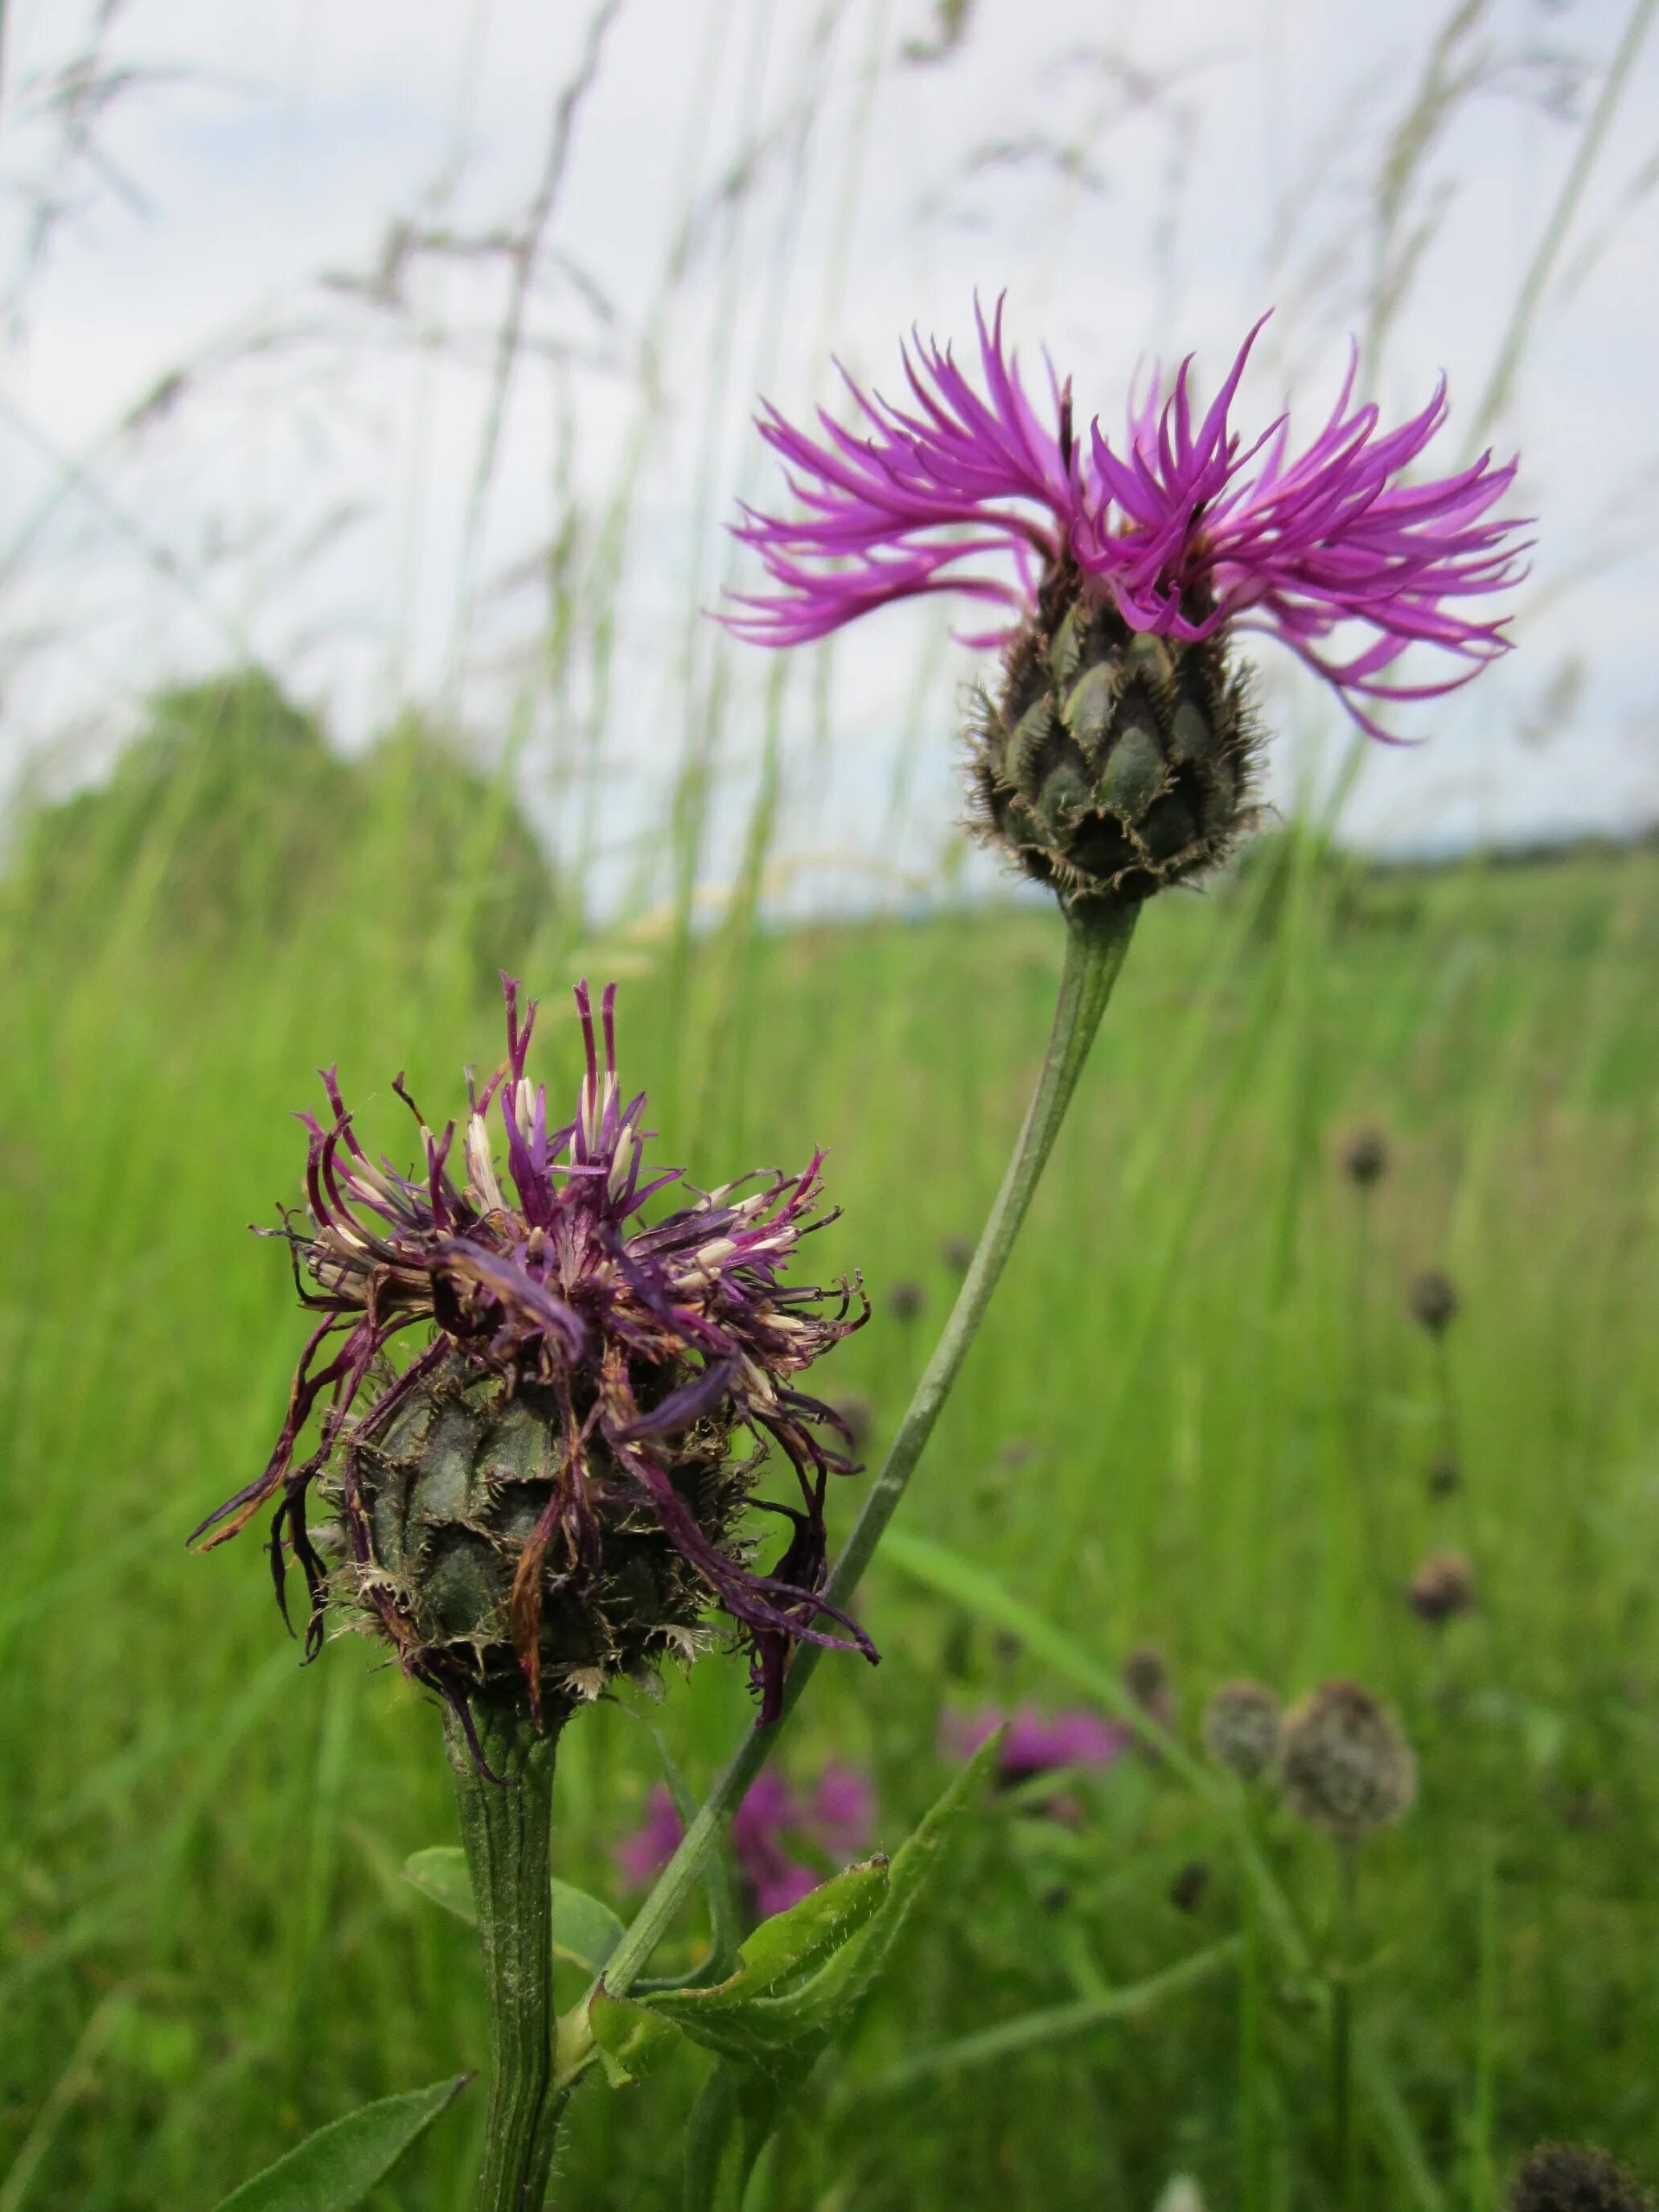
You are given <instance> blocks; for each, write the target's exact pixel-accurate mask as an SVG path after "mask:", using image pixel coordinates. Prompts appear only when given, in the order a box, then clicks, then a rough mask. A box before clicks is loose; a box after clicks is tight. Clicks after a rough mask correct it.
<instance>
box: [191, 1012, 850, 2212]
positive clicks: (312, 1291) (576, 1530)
mask: <svg viewBox="0 0 1659 2212" xmlns="http://www.w3.org/2000/svg"><path fill="white" fill-rule="evenodd" d="M506 993H507V1057H506V1060H504V1062H503V1063H502V1065H501V1067H500V1068H499V1069H498V1070H497V1071H496V1073H495V1075H493V1076H492V1077H491V1078H490V1079H489V1082H488V1083H487V1084H486V1085H484V1088H483V1091H482V1092H480V1093H478V1094H477V1095H476V1096H475V1097H472V1098H471V1100H470V1102H469V1110H468V1113H467V1115H466V1118H465V1127H464V1132H462V1131H458V1125H457V1123H456V1122H454V1121H450V1122H448V1123H447V1125H446V1126H445V1127H444V1129H443V1131H442V1133H441V1135H435V1134H434V1133H433V1132H432V1130H431V1128H430V1127H428V1125H427V1123H426V1122H425V1121H423V1120H422V1117H421V1115H420V1114H419V1111H418V1109H416V1108H415V1106H414V1103H413V1101H412V1100H410V1099H408V1095H407V1093H406V1092H405V1091H404V1088H403V1084H402V1079H401V1078H399V1079H398V1085H397V1086H396V1087H397V1089H398V1093H399V1096H400V1097H404V1099H405V1102H406V1103H408V1104H409V1105H410V1110H411V1112H413V1113H414V1114H415V1118H416V1122H417V1124H418V1126H419V1130H420V1139H419V1141H420V1150H421V1154H422V1159H421V1164H420V1166H419V1167H418V1168H417V1169H416V1170H415V1171H414V1172H413V1173H410V1174H407V1175H406V1174H404V1173H401V1172H399V1171H398V1169H397V1168H395V1167H394V1166H393V1165H392V1163H391V1162H390V1161H388V1160H384V1159H383V1160H380V1161H378V1162H377V1161H375V1160H374V1159H373V1158H371V1157H370V1156H369V1154H368V1152H366V1150H365V1149H364V1147H363V1146H362V1141H361V1140H360V1139H359V1138H358V1135H357V1133H356V1128H355V1127H354V1125H353V1121H352V1116H351V1115H350V1114H349V1112H348V1110H347V1109H346V1106H345V1104H344V1102H343V1098H342V1097H341V1093H340V1090H339V1086H338V1085H337V1081H336V1079H335V1076H334V1073H333V1071H332V1070H330V1071H329V1072H327V1073H325V1076H324V1079H323V1080H324V1087H325V1092H326V1096H327V1101H328V1107H329V1114H328V1117H327V1119H326V1120H324V1119H319V1117H317V1116H315V1115H304V1116H302V1117H301V1118H302V1119H303V1120H304V1121H305V1125H306V1128H307V1136H308V1143H307V1156H306V1165H305V1181H304V1188H305V1210H304V1212H303V1213H301V1214H297V1215H294V1216H290V1217H289V1218H288V1220H287V1223H286V1225H285V1227H284V1229H283V1231H281V1232H279V1233H280V1234H282V1235H283V1236H284V1237H286V1238H287V1241H288V1243H289V1247H290V1249H291V1254H292V1257H293V1261H294V1267H295V1282H296V1285H297V1286H298V1288H299V1291H300V1296H301V1301H302V1303H303V1304H305V1305H306V1306H307V1307H308V1308H310V1309H311V1310H313V1313H314V1314H315V1315H316V1316H317V1319H316V1321H315V1323H314V1326H313V1329H312V1332H311V1334H310V1336H309V1338H308V1339H307V1343H306V1345H305V1348H304V1351H303V1352H302V1353H301V1358H300V1363H299V1367H298V1371H297V1373H296V1374H295V1380H294V1385H293V1389H292V1391H291V1393H290V1396H289V1407H288V1413H287V1418H286V1419H284V1421H283V1425H282V1430H281V1433H280V1435H279V1436H278V1437H277V1440H276V1448H275V1449H274V1450H273V1452H272V1454H271V1455H270V1460H269V1462H267V1464H266V1466H265V1468H264V1472H263V1473H262V1474H260V1475H259V1476H258V1478H257V1479H256V1480H254V1481H252V1483H250V1484H249V1485H248V1486H246V1489H244V1490H242V1491H240V1492H238V1493H237V1495H236V1496H235V1497H234V1498H231V1499H229V1500H228V1502H227V1503H226V1504H223V1505H222V1506H221V1507H220V1508H219V1509H218V1510H217V1511H216V1512H215V1513H214V1514H213V1515H211V1516H210V1518H209V1519H208V1521H206V1522H204V1524H203V1527H202V1528H200V1529H198V1530H197V1536H198V1537H199V1538H201V1539H203V1540H204V1541H205V1542H206V1543H207V1544H209V1545H212V1544H216V1543H219V1542H221V1541H223V1540H224V1539H226V1538H228V1537H229V1536H233V1535H234V1534H236V1533H237V1531H238V1530H239V1529H240V1528H245V1527H246V1524H247V1523H248V1522H249V1521H250V1520H252V1518H253V1517H254V1516H257V1515H258V1514H259V1513H260V1512H261V1511H262V1510H264V1509H265V1508H267V1507H270V1508H271V1509H272V1511H271V1526H270V1559H271V1564H272V1567H273V1571H274V1572H275V1577H276V1587H277V1593H278V1596H279V1598H281V1597H283V1594H284V1586H285V1583H286V1581H287V1578H288V1574H289V1569H290V1568H291V1567H297V1568H298V1570H299V1571H300V1573H301V1576H302V1577H303V1579H304V1582H305V1584H306V1586H307V1593H308V1597H309V1606H310V1611H309V1619H308V1621H307V1630H306V1644H307V1652H308V1653H310V1654H314V1652H315V1651H316V1650H317V1649H318V1648H319V1644H320V1642H321V1640H322V1638H323V1634H324V1630H325V1621H326V1619H327V1616H328V1613H329V1611H330V1609H331V1607H333V1608H336V1609H337V1610H338V1612H339V1613H341V1614H343V1616H344V1617H345V1618H346V1619H347V1620H351V1621H353V1622H356V1623H357V1624H359V1625H361V1626H366V1627H368V1629H369V1630H370V1631H371V1632H373V1633H374V1634H375V1635H377V1636H378V1637H380V1638H382V1639H383V1640H384V1641H385V1642H386V1644H389V1645H390V1646H391V1648H392V1650H393V1651H394V1652H395V1653H396V1655H397V1656H398V1660H399V1661H400V1662H401V1663H402V1665H403V1667H404V1669H405V1670H406V1672H407V1673H408V1674H410V1675H411V1676H413V1677H414V1679H415V1680H417V1681H419V1682H421V1683H422V1684H424V1685H426V1686H428V1687H429V1688H430V1689H432V1690H434V1691H435V1692H437V1693H438V1695H439V1696H440V1697H441V1699H443V1701H444V1704H445V1706H446V1707H447V1713H448V1717H449V1735H450V1747H451V1763H452V1765H453V1767H454V1769H455V1773H456V1783H457V1790H458V1795H459V1802H460V1808H461V1819H462V1828H463V1833H464V1836H465V1841H466V1845H467V1851H468V1857H469V1862H470V1865H471V1878H472V1884H473V1889H474V1902H475V1906H476V1910H477V1917H478V1923H479V1927H480V1932H481V1936H482V1937H483V1946H484V1952H485V1959H486V1966H487V1968H488V1972H489V1983H490V1991H491V1996H492V2056H493V2058H494V2061H495V2072H494V2081H493V2085H492V2106H491V2112H490V2116H489V2148H488V2151H487V2156H486V2169H485V2173H484V2177H483V2184H482V2194H481V2203H483V2205H484V2206H486V2207H488V2208H491V2212H493V2208H495V2206H497V2205H506V2204H508V2203H512V2204H514V2205H520V2204H522V2205H526V2206H528V2205H531V2204H536V2205H539V2204H540V2203H541V2202H542V2201H543V2197H544V2195H545V2190H546V2181H547V2173H548V2170H549V2165H550V2159H551V2154H552V2138H553V2127H554V2123H555V2119H556V2098H555V2097H554V2095H553V2094H552V2091H551V2084H550V2065H551V2058H552V2035H551V2011H550V1998H551V1961H550V1954H549V1926H548V1896H549V1869H550V1815H549V1811H548V1800H549V1792H550V1784H551V1765H552V1757H553V1747H554V1742H555V1740H556V1736H557V1734H558V1731H559V1729H560V1728H561V1726H562V1723H564V1721H565V1720H566V1718H567V1717H568V1715H569V1714H570V1712H571V1711H572V1710H573V1709H574V1707H575V1706H576V1705H580V1704H581V1703H583V1702H585V1701H586V1700H589V1699H592V1698H594V1697H597V1696H598V1695H599V1693H600V1692H601V1691H602V1690H603V1689H604V1688H605V1686H606V1685H607V1684H609V1683H611V1682H612V1681H613V1680H616V1679H617V1678H618V1677H620V1676H623V1675H637V1674H641V1673H642V1672H647V1671H648V1670H650V1669H651V1668H653V1667H655V1666H656V1665H658V1664H659V1662H661V1661H663V1660H664V1659H666V1658H671V1657H674V1658H680V1659H690V1657H692V1656H694V1655H695V1654H696V1651H697V1650H699V1649H700V1648H701V1646H702V1644H705V1643H706V1642H708V1628H707V1626H706V1619H707V1616H708V1613H709V1611H710V1609H711V1607H719V1609H720V1611H721V1612H722V1613H724V1614H725V1615H726V1618H727V1620H728V1621H729V1622H730V1623H731V1624H732V1629H733V1631H734V1632H735V1633H736V1635H737V1636H738V1638H740V1639H741V1640H742V1641H744V1643H745V1644H747V1646H748V1648H749V1650H750V1670H751V1674H752V1676H753V1680H754V1682H755V1686H756V1688H757V1692H758V1694H759V1699H760V1709H761V1715H762V1717H763V1719H764V1718H766V1717H769V1716H770V1714H771V1713H772V1712H773V1711H775V1709H776V1705H777V1701H778V1699H779V1697H780V1694H781V1684H782V1680H783V1670H784V1665H785V1661H786V1657H787V1653H788V1651H789V1650H790V1648H791V1647H792V1646H793V1644H796V1643H797V1642H799V1641H800V1640H801V1639H803V1638H807V1639H812V1640H815V1641H817V1642H819V1643H825V1644H839V1645H844V1646H850V1647H852V1648H855V1649H857V1650H862V1651H863V1652H865V1653H866V1656H872V1657H873V1656H874V1654H873V1650H872V1646H871V1645H870V1643H869V1639H868V1638H867V1637H866V1635H865V1634H864V1632H863V1631H862V1630H861V1629H860V1628H858V1627H857V1626H855V1625H854V1624H853V1623H852V1622H851V1621H850V1620H847V1619H846V1618H845V1616H842V1615H838V1614H837V1613H836V1608H835V1607H834V1606H833V1605H832V1604H829V1602H827V1601H826V1600H825V1599H824V1598H823V1595H822V1592H821V1588H820V1586H821V1584H822V1582H823V1572H824V1552H825V1539H824V1500H825V1493H826V1490H827V1486H828V1483H829V1477H830V1476H831V1475H832V1474H844V1473H848V1472H850V1471H851V1462H850V1460H849V1459H848V1457H847V1455H846V1454H845V1452H844V1451H843V1450H842V1448H841V1444H842V1438H841V1435H840V1433H839V1432H840V1431H842V1426H843V1425H842V1423H840V1422H839V1420H838V1419H837V1418H836V1415H835V1414H834V1413H832V1412H831V1411H830V1409H829V1407H827V1406H825V1405H823V1403H822V1402H821V1401H818V1400H817V1399H815V1398H813V1397H811V1396H809V1395H806V1393H805V1391H804V1390H803V1389H801V1388H800V1380H799V1378H800V1377H801V1376H802V1374H803V1372H804V1370H806V1369H808V1368H810V1367H811V1364H812V1363H813V1362H814V1361H815V1360H817V1358H819V1357H821V1355H822V1354H823V1352H827V1351H828V1350H829V1348H830V1347H831V1346H833V1345H835V1344H836V1343H838V1342H839V1341H840V1340H841V1339H842V1337H844V1336H846V1335H847V1334H848V1333H849V1332H850V1331H851V1330H853V1329H854V1328H858V1327H860V1325H861V1323H862V1322H863V1321H864V1320H865V1318H866V1316H867V1313H868V1306H867V1304H866V1303H865V1302H864V1301H863V1298H862V1295H861V1293H860V1291H858V1290H857V1289H856V1287H855V1286H854V1285H852V1284H849V1283H848V1282H845V1281H842V1282H840V1283H837V1284H836V1285H834V1286H833V1287H831V1288H830V1289H829V1290H827V1291H826V1290H823V1289H821V1288H819V1287H818V1286H817V1285H797V1284H791V1283H789V1282H787V1280H786V1279H785V1278H786V1275H787V1270H788V1267H789V1266H790V1264H791V1263H792V1261H794V1259H795V1258H796V1257H797V1255H798V1253H799V1247H800V1243H801V1240H802V1238H803V1237H805V1236H806V1235H807V1234H808V1233H810V1231H812V1230H813V1229H816V1228H818V1227H821V1226H823V1223H824V1222H825V1221H826V1220H828V1219H829V1218H832V1217H831V1216H829V1215H826V1214H823V1213H820V1212H817V1211H815V1209H816V1206H817V1200H818V1197H819V1193H820V1176H819V1167H820V1160H819V1158H818V1156H817V1155H816V1154H815V1155H814V1156H813V1158H812V1159H811V1162H810V1163H809V1164H808V1165H807V1166H806V1168H805V1170H802V1171H801V1172H800V1173H799V1174H798V1175H794V1176H784V1175H778V1174H772V1175H763V1176H749V1177H744V1178H742V1179H741V1180H740V1181H738V1182H735V1183H727V1184H726V1185H723V1186H722V1187H721V1188H719V1189H716V1190H714V1191H709V1192H700V1191H699V1192H692V1193H691V1194H690V1203H689V1204H684V1205H681V1206H678V1207H676V1208H673V1209H672V1210H665V1202H664V1204H659V1208H658V1214H659V1218H653V1217H652V1215H651V1214H649V1213H647V1210H646V1209H647V1205H648V1202H649V1201H651V1200H659V1201H664V1194H665V1193H666V1192H667V1191H669V1190H670V1188H671V1187H673V1186H675V1185H677V1184H680V1183H681V1171H680V1170H678V1169H671V1170H665V1171H659V1172H657V1173H654V1174H648V1173H647V1170H646V1167H645V1163H644V1152H645V1144H646V1132H645V1130H644V1128H643V1127H642V1117H643V1113H644V1099H643V1097H642V1096H636V1097H633V1098H632V1099H628V1100H625V1099H624V1097H623V1091H622V1088H621V1085H620V1083H619V1080H618V1077H617V1056H616V1042H615V1033H614V1018H613V1007H614V1000H615V993H614V989H611V990H607V991H606V992H605V996H604V999H603V1001H602V1004H601V1008H600V1028H601V1030H602V1032H603V1055H602V1056H601V1051H600V1043H599V1038H598V1037H596V1035H595V1027H594V1021H593V1015H592V1007H591V1006H590V1003H589V999H588V994H587V989H586V985H581V986H579V987H578V989H577V992H576V1003H577V1007H578V1011H579V1012H580V1020H581V1031H582V1039H583V1044H584V1048H585V1052H586V1073H585V1074H584V1076H583V1079H582V1082H581V1088H580V1097H579V1099H578V1101H577V1106H576V1111H575V1115H574V1118H573V1119H572V1120H571V1121H568V1122H567V1123H565V1124H564V1125H563V1126H562V1127H561V1126H558V1125H557V1124H556V1122H555V1121H554V1118H553V1117H552V1116H551V1115H550V1113H549V1110H548V1099H547V1093H546V1091H545V1088H544V1086H543V1085H532V1082H531V1080H530V1079H529V1077H528V1076H527V1075H526V1072H525V1071H526V1058H527V1055H528V1053H529V1048H530V1042H531V1036H532V1030H533V1028H534V1025H535V1015H536V1008H535V1006H534V1005H533V1004H531V1005H529V1006H526V1007H522V1008H521V1006H520V995H519V987H518V986H517V984H516V983H514V982H512V981H507V984H506ZM458 1134H459V1148H458V1145H457V1139H458ZM503 1157H504V1163H505V1165H504V1171H503V1169H502V1167H501V1165H500V1164H498V1162H499V1161H500V1160H501V1158H503ZM411 1329H417V1330H419V1331H421V1332H422V1341H421V1342H420V1344H419V1346H418V1348H417V1349H416V1352H415V1354H414V1356H413V1357H412V1358H410V1359H409V1360H408V1362H407V1363H406V1364H404V1366H403V1368H402V1369H401V1370H398V1369H396V1368H394V1367H393V1365H392V1363H391V1361H390V1359H389V1358H387V1356H386V1355H387V1351H388V1347H389V1346H391V1345H392V1343H393V1341H394V1340H397V1339H398V1338H399V1337H401V1336H402V1335H403V1334H404V1333H405V1332H406V1331H409V1330H411ZM313 1415H316V1416H317V1417H318V1419H317V1426H316V1431H315V1439H314V1443H313V1446H312V1448H311V1449H310V1450H308V1451H307V1452H305V1453H303V1454H302V1453H301V1449H300V1443H301V1436H302V1435H303V1434H304V1433H305V1432H306V1431H307V1424H308V1423H309V1422H310V1420H311V1419H312V1418H313ZM739 1437H742V1438H745V1439H746V1440H747V1442H748V1443H749V1444H750V1447H752V1448H751V1449H749V1450H748V1451H747V1452H746V1453H742V1454H739V1453H738V1452H736V1451H735V1450H734V1445H735V1443H736V1442H737V1440H738V1438H739ZM772 1447H775V1448H776V1449H777V1451H778V1452H779V1453H780V1454H781V1456H782V1458H783V1460H784V1461H785V1462H787V1466H788V1468H790V1470H791V1471H792V1474H793V1491H794V1497H793V1502H789V1503H775V1502H773V1501H770V1500H767V1501H764V1503H765V1504H766V1505H767V1508H768V1510H769V1512H770V1513H771V1514H772V1515H773V1516H775V1517H778V1518H781V1520H782V1521H783V1522H784V1524H785V1528H786V1529H787V1537H786V1540H785V1542H784V1546H783V1549H782V1551H781V1554H780V1556H778V1557H777V1558H776V1559H775V1560H773V1561H772V1562H771V1564H770V1565H768V1566H763V1565H760V1564H758V1563H757V1559H756V1558H755V1552H756V1542H755V1539H754V1537H753V1535H752V1534H749V1533H746V1532H745V1531H744V1528H743V1525H742V1524H743V1520H744V1511H745V1509H746V1508H747V1507H748V1506H750V1504H759V1503H762V1502H763V1501H761V1500H759V1499H758V1498H757V1494H756V1493H757V1482H758V1480H759V1477H760V1474H761V1470H762V1468H763V1464H764V1463H765V1461H766V1459H767V1456H768V1454H769V1449H771V1448H772ZM319 1493H320V1497H321V1499H322V1501H323V1504H324V1507H325V1512H326V1516H327V1527H326V1541H325V1543H324V1542H322V1541H319V1534H321V1533H322V1532H319V1528H317V1526H316V1525H315V1523H314V1522H313V1502H314V1500H315V1498H316V1497H317V1495H318V1494H319ZM331 1561H333V1562H334V1564H332V1565H331V1564H330V1562H331ZM826 1619H834V1620H837V1622H838V1624H839V1625H838V1626H835V1627H829V1626H823V1622H824V1620H826Z"/></svg>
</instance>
